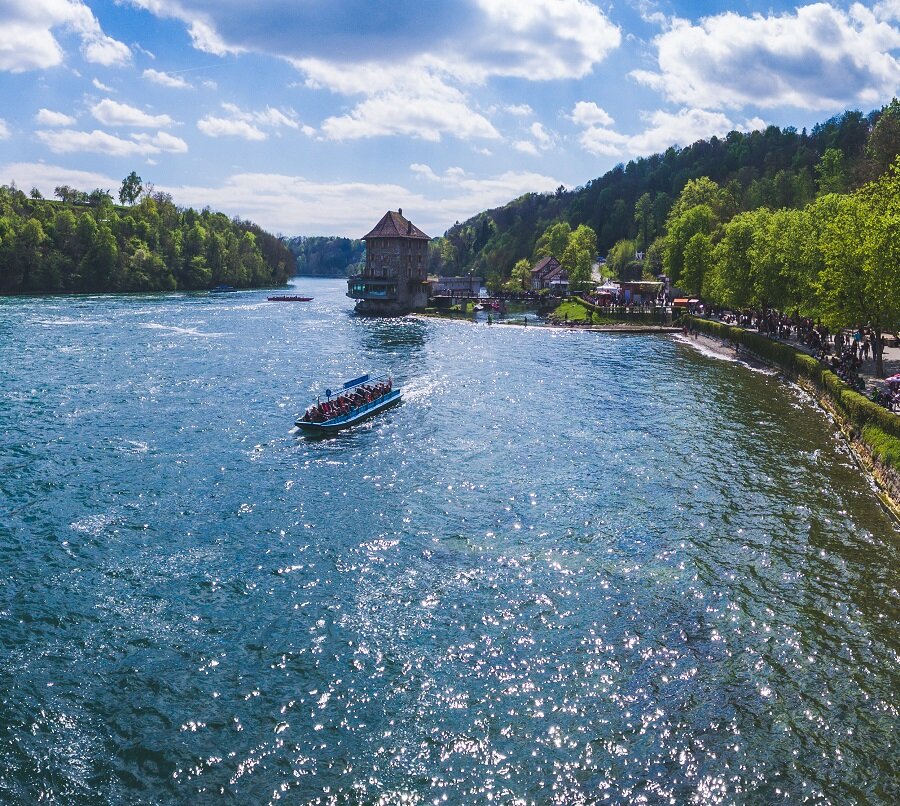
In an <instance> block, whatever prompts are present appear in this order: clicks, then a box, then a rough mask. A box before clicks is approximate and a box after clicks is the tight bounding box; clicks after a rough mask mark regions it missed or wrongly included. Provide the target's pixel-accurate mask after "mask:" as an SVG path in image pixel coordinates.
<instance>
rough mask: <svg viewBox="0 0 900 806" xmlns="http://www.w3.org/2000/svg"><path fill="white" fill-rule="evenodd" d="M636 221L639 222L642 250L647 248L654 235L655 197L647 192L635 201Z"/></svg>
mask: <svg viewBox="0 0 900 806" xmlns="http://www.w3.org/2000/svg"><path fill="white" fill-rule="evenodd" d="M634 223H635V224H637V231H638V244H639V245H640V248H641V251H644V250H645V249H646V248H647V245H648V244H649V243H650V241H651V239H652V238H653V236H654V235H655V234H656V233H655V231H654V220H653V199H652V198H651V196H650V194H649V193H645V194H644V195H643V196H641V198H639V199H638V200H637V201H636V202H635V203H634Z"/></svg>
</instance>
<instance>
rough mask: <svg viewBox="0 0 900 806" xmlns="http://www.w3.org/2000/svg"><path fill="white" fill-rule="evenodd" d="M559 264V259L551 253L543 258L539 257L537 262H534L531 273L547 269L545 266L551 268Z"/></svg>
mask: <svg viewBox="0 0 900 806" xmlns="http://www.w3.org/2000/svg"><path fill="white" fill-rule="evenodd" d="M558 266H559V261H558V260H557V259H556V258H555V257H553V255H548V256H547V257H545V258H541V260H539V261H538V262H537V263H535V264H534V268H533V269H532V270H531V273H532V274H540V273H541V272H544V271H547V268H548V267H550V268H551V269H553V268H556V267H558Z"/></svg>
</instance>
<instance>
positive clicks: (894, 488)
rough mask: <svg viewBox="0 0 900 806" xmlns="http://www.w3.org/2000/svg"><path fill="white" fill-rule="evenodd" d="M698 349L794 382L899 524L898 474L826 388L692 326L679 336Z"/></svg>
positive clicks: (681, 340)
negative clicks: (828, 422)
mask: <svg viewBox="0 0 900 806" xmlns="http://www.w3.org/2000/svg"><path fill="white" fill-rule="evenodd" d="M678 341H680V342H681V343H682V344H686V345H688V346H690V347H691V348H693V349H695V350H697V351H698V352H701V353H702V352H703V351H704V350H705V351H708V352H709V353H712V354H714V355H715V356H717V357H718V358H719V359H724V360H728V361H736V362H739V363H742V364H745V365H746V366H748V367H749V368H750V369H756V370H759V369H763V368H768V369H771V370H774V371H775V372H776V373H777V374H779V375H781V376H782V377H783V379H784V380H785V381H787V382H788V383H792V384H795V385H796V386H797V388H799V389H800V390H801V391H803V392H804V393H806V394H808V395H809V396H810V397H811V398H812V400H813V401H814V402H815V403H816V405H817V406H818V407H819V408H820V409H821V410H822V411H823V412H824V413H825V415H826V416H827V417H828V418H829V419H830V420H831V421H832V422H833V423H834V425H835V426H836V428H837V431H838V434H839V435H840V436H841V437H842V438H843V439H844V441H845V443H846V445H847V447H848V448H849V449H850V455H851V456H852V457H853V460H854V461H855V462H856V464H857V466H858V467H859V468H860V470H862V471H863V473H865V474H866V476H867V477H868V478H869V480H870V481H871V483H872V487H873V489H874V492H875V496H876V498H877V500H878V502H879V503H880V504H881V506H882V507H883V508H884V509H885V510H886V511H887V512H888V513H889V514H890V515H891V516H892V517H893V518H894V520H895V521H897V522H898V523H900V473H898V471H897V470H896V469H895V468H893V467H891V466H890V465H888V464H887V463H886V462H884V461H882V460H880V459H879V458H878V457H877V456H876V455H875V453H874V451H873V449H872V447H871V446H870V445H868V444H867V442H866V441H865V439H864V438H863V434H862V429H861V428H860V427H859V426H858V425H857V424H855V423H854V422H853V421H852V420H851V418H850V417H849V416H848V415H847V414H846V413H845V412H844V411H842V410H840V408H839V407H838V405H836V404H835V402H834V401H833V400H832V399H831V397H830V396H829V394H828V391H827V389H822V388H820V387H819V386H818V385H817V384H815V383H814V382H813V381H812V380H811V379H808V378H804V377H801V376H800V375H798V374H796V373H792V372H791V371H790V370H789V369H788V368H787V367H783V366H781V365H780V364H778V363H776V362H773V361H770V360H768V359H766V358H763V357H762V356H760V355H757V354H756V353H754V352H753V351H752V350H750V349H749V348H747V347H742V346H740V345H737V344H735V343H734V342H731V341H729V342H726V341H724V340H723V339H720V338H718V337H716V336H713V335H710V334H709V333H700V332H698V331H697V330H695V329H691V330H690V331H689V332H688V333H687V334H685V335H684V337H683V338H681V339H678Z"/></svg>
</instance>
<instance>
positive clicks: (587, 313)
mask: <svg viewBox="0 0 900 806" xmlns="http://www.w3.org/2000/svg"><path fill="white" fill-rule="evenodd" d="M548 319H549V320H550V321H551V322H560V323H566V322H568V323H569V324H573V325H577V324H585V325H586V324H594V325H664V324H666V321H665V318H664V317H659V316H655V315H654V314H652V313H643V312H641V313H639V312H635V313H626V312H625V311H622V312H621V313H613V312H608V311H607V309H606V308H594V307H593V306H588V305H585V304H584V303H583V302H581V301H580V300H577V299H568V300H566V301H565V302H563V303H561V304H560V305H558V306H557V307H556V309H555V310H554V311H553V313H551V314H550V316H549V317H548Z"/></svg>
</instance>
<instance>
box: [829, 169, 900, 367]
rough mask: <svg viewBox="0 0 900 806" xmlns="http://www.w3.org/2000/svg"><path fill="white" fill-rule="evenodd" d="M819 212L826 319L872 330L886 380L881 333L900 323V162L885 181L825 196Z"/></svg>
mask: <svg viewBox="0 0 900 806" xmlns="http://www.w3.org/2000/svg"><path fill="white" fill-rule="evenodd" d="M818 206H819V207H820V208H821V209H820V210H819V215H820V217H821V218H822V220H823V221H824V226H823V229H822V234H821V237H820V246H821V250H822V257H823V267H822V270H821V272H820V273H819V276H818V278H817V282H816V291H817V294H818V300H819V305H820V310H821V313H822V318H823V320H824V321H825V323H826V324H828V325H830V326H831V327H850V326H853V327H855V326H859V325H868V326H869V327H871V328H872V329H873V331H874V332H875V360H876V365H875V372H876V374H878V375H880V376H883V375H884V365H883V363H882V360H881V347H882V333H883V332H884V331H885V330H889V329H895V328H896V327H897V323H898V322H900V271H898V270H897V266H898V265H900V158H898V160H897V161H896V162H895V163H894V165H893V167H892V168H891V170H890V171H889V172H888V173H887V174H885V175H884V176H882V177H881V179H879V180H877V181H875V182H873V183H871V184H870V185H867V186H865V187H863V188H862V189H861V190H859V191H858V192H857V193H854V194H853V195H849V196H838V195H832V196H826V197H824V198H823V199H821V200H820V202H819V204H818Z"/></svg>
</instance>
